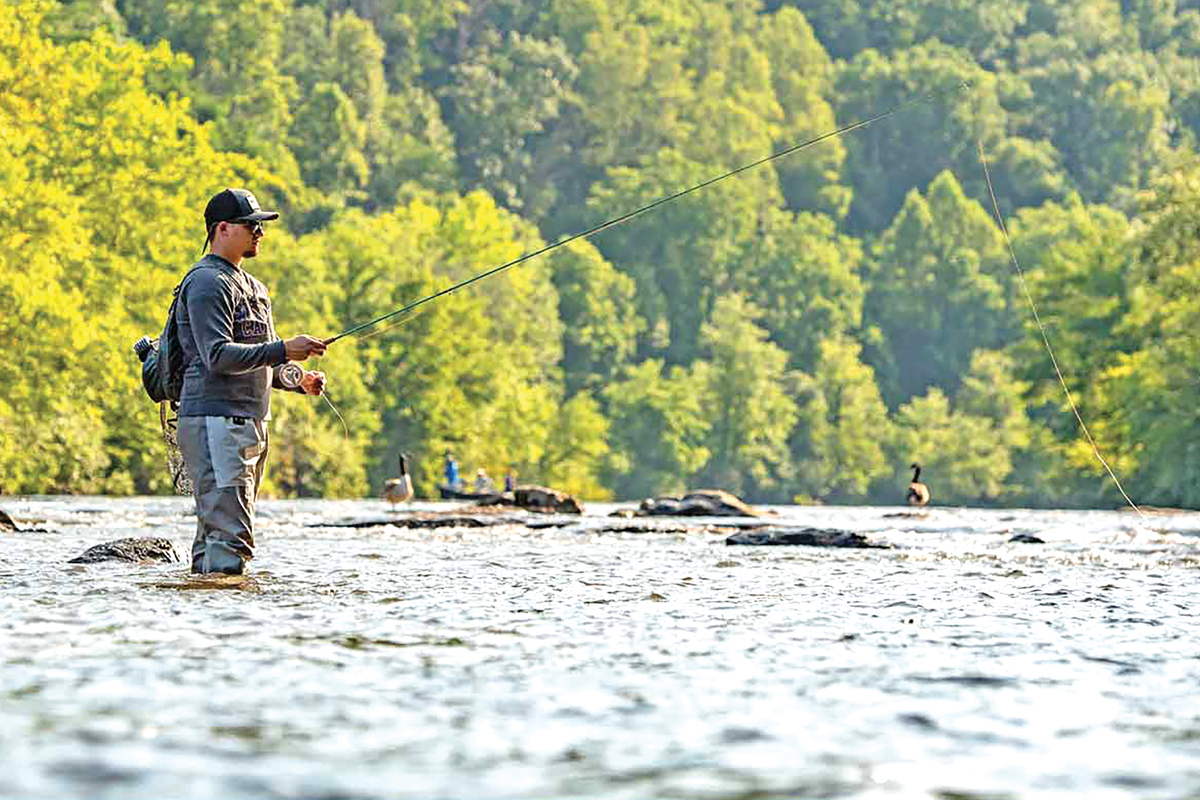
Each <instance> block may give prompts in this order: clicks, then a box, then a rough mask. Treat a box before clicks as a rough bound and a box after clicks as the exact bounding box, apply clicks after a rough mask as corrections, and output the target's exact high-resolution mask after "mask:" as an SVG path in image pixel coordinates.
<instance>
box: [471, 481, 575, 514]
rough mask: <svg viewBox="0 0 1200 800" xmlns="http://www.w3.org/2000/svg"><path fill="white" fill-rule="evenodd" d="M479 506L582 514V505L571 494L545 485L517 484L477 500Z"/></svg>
mask: <svg viewBox="0 0 1200 800" xmlns="http://www.w3.org/2000/svg"><path fill="white" fill-rule="evenodd" d="M479 505H480V506H516V507H517V508H523V509H525V510H526V511H537V512H540V513H546V514H582V513H583V506H581V505H580V504H579V501H578V500H576V499H575V498H574V497H572V496H571V495H569V494H567V493H566V492H560V491H558V490H557V489H550V488H548V487H546V486H532V485H530V486H518V487H517V488H516V489H514V490H513V491H511V492H502V493H501V494H497V495H496V496H495V497H489V498H486V499H484V500H480V501H479Z"/></svg>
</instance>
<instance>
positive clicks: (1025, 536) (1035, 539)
mask: <svg viewBox="0 0 1200 800" xmlns="http://www.w3.org/2000/svg"><path fill="white" fill-rule="evenodd" d="M1009 541H1010V542H1017V543H1018V544H1045V543H1046V540H1045V539H1043V538H1041V537H1040V536H1034V535H1033V534H1032V533H1017V534H1013V537H1012V538H1011V539H1009Z"/></svg>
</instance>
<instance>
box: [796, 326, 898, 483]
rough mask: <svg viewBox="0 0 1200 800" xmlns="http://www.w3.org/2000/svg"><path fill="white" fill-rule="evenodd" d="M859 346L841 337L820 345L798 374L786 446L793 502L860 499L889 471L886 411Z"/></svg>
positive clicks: (890, 433) (888, 427)
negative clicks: (794, 409) (794, 414)
mask: <svg viewBox="0 0 1200 800" xmlns="http://www.w3.org/2000/svg"><path fill="white" fill-rule="evenodd" d="M860 351H861V348H860V346H859V345H858V344H857V343H856V342H854V341H853V340H851V339H849V338H846V337H832V338H830V339H827V340H826V341H824V342H822V343H821V345H820V347H819V352H818V360H817V362H816V364H815V365H814V368H813V370H812V371H811V372H810V373H807V374H803V375H801V376H800V380H799V385H798V387H797V393H796V403H797V407H798V409H799V418H798V420H797V424H796V426H795V427H794V428H793V430H792V437H791V440H790V443H789V446H790V448H791V452H792V461H793V462H794V463H795V465H796V472H797V477H796V488H797V490H798V491H797V493H796V498H797V501H808V500H813V499H817V500H822V501H830V502H846V501H861V500H863V499H865V497H866V496H867V492H868V490H869V489H870V487H871V484H872V482H873V481H875V480H877V479H878V478H880V477H881V476H883V475H884V474H886V473H887V472H888V471H889V467H888V464H887V460H886V457H885V455H884V449H883V443H884V442H887V441H888V440H889V439H890V438H891V435H892V429H891V423H890V421H889V420H888V415H887V407H886V406H885V405H884V403H883V398H882V397H880V394H879V388H878V387H877V386H876V385H875V376H874V373H873V372H872V370H871V368H870V367H869V366H867V365H866V364H864V363H863V362H862V360H861V357H860Z"/></svg>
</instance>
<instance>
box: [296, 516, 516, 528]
mask: <svg viewBox="0 0 1200 800" xmlns="http://www.w3.org/2000/svg"><path fill="white" fill-rule="evenodd" d="M524 524H525V520H524V519H521V518H520V517H511V516H509V517H504V516H500V515H497V514H480V515H471V514H415V515H409V516H403V517H401V516H392V517H367V518H364V519H346V520H335V521H332V522H312V523H309V524H308V526H307V527H309V528H382V527H384V526H385V525H391V526H393V527H396V528H486V527H489V526H492V525H524Z"/></svg>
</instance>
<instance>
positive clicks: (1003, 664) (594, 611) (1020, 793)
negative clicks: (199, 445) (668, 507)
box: [0, 498, 1200, 800]
mask: <svg viewBox="0 0 1200 800" xmlns="http://www.w3.org/2000/svg"><path fill="white" fill-rule="evenodd" d="M261 505H262V513H261V516H260V529H259V532H258V539H259V547H258V556H257V558H256V559H255V561H254V562H253V564H252V570H251V572H252V575H251V577H250V578H249V579H246V580H237V579H215V578H206V579H194V578H191V577H190V576H188V575H187V572H186V566H185V565H183V564H179V565H148V564H147V565H133V566H131V565H117V564H99V565H89V566H84V565H71V564H67V563H66V562H67V560H68V559H69V558H71V557H73V556H75V555H77V554H79V553H80V552H82V551H83V550H84V549H86V548H87V547H88V546H90V545H93V544H97V543H99V542H102V541H107V540H111V539H116V538H121V537H124V536H165V537H167V538H169V539H171V540H172V541H173V542H174V544H175V547H176V549H177V550H178V551H179V552H180V554H181V555H183V554H186V553H187V552H188V550H189V547H190V539H191V534H192V529H193V526H194V524H195V523H194V518H192V517H190V516H189V512H190V501H186V500H179V499H164V498H141V499H103V498H0V507H2V508H3V509H4V510H5V511H7V512H8V513H9V514H11V515H12V516H13V517H15V518H16V519H17V520H18V521H19V522H21V523H22V524H23V525H24V526H27V527H34V526H37V527H42V528H45V529H46V532H42V533H29V532H22V533H0V664H2V665H3V669H0V797H5V798H9V797H12V798H51V797H53V798H62V797H81V798H82V797H87V798H92V797H101V798H103V797H113V798H117V797H119V798H158V797H164V796H166V797H172V798H207V797H239V798H252V797H263V798H278V797H296V798H337V797H345V798H351V797H352V798H385V797H386V798H409V797H412V798H417V797H440V798H480V797H495V798H501V797H503V798H544V797H605V798H646V797H682V798H738V797H743V798H750V797H755V798H766V797H853V798H877V797H897V798H899V797H903V798H911V797H918V798H920V797H929V798H950V797H953V798H977V799H978V800H983V799H984V798H1020V797H1036V798H1058V797H1063V798H1065V797H1072V798H1074V797H1102V798H1137V799H1138V800H1147V799H1149V798H1181V797H1192V796H1198V795H1200V700H1197V692H1196V686H1197V685H1198V684H1200V636H1198V634H1200V625H1198V621H1197V616H1196V613H1195V612H1194V611H1193V609H1194V608H1196V607H1197V604H1198V601H1200V590H1198V588H1197V580H1196V578H1197V566H1198V565H1200V547H1198V545H1200V515H1197V514H1180V515H1172V516H1161V517H1152V518H1151V519H1150V520H1149V521H1148V522H1144V523H1139V521H1138V519H1137V517H1136V516H1135V515H1131V514H1128V513H1124V512H1101V511H1086V512H1084V511H1054V512H1051V511H1011V510H1009V511H982V510H977V509H958V508H938V509H931V510H929V511H928V512H927V513H925V514H923V515H913V514H911V513H910V512H908V511H907V510H905V509H898V508H793V507H778V508H776V509H774V511H775V512H776V514H777V518H776V519H775V520H774V521H775V522H779V523H784V524H798V525H813V526H818V527H832V528H838V529H841V530H848V531H856V532H860V533H863V534H865V535H866V536H868V538H870V539H872V540H873V541H875V542H879V543H886V544H890V545H892V548H891V549H887V550H877V549H871V550H842V549H822V548H803V547H746V548H743V547H726V546H725V545H724V544H723V541H724V537H725V535H726V533H727V532H721V531H719V530H714V529H713V528H712V527H706V526H711V525H713V524H719V523H720V522H721V521H720V520H689V521H687V523H686V524H687V525H688V526H689V529H688V531H681V530H679V528H680V524H681V523H680V521H679V520H671V521H669V524H664V526H663V529H662V530H661V531H660V532H655V533H640V534H639V533H607V532H604V531H603V530H602V528H603V527H604V526H605V525H606V524H609V523H611V522H612V520H611V519H609V518H608V517H606V516H605V514H606V513H607V512H608V511H610V510H611V508H612V507H600V508H596V509H589V515H588V516H586V517H585V518H583V519H582V520H578V521H576V522H574V523H573V524H571V525H568V526H566V527H538V528H530V527H527V526H524V525H521V524H510V525H503V526H498V527H492V528H437V529H407V528H401V527H395V526H388V527H376V528H364V529H347V528H335V527H320V523H322V522H325V523H328V522H332V521H335V520H341V519H345V518H350V517H366V516H376V517H384V516H387V514H388V513H389V512H388V511H387V510H386V509H385V507H384V506H383V504H382V503H380V502H374V501H359V502H351V501H279V502H265V503H262V504H261ZM419 507H421V508H425V509H427V510H433V509H446V508H449V507H450V506H449V505H448V504H426V505H425V506H419ZM312 525H317V526H318V527H310V526H312ZM1016 534H1030V535H1036V536H1038V537H1040V538H1041V539H1043V540H1044V542H1045V543H1044V544H1024V543H1013V542H1011V541H1010V539H1011V538H1012V536H1013V535H1016Z"/></svg>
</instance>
